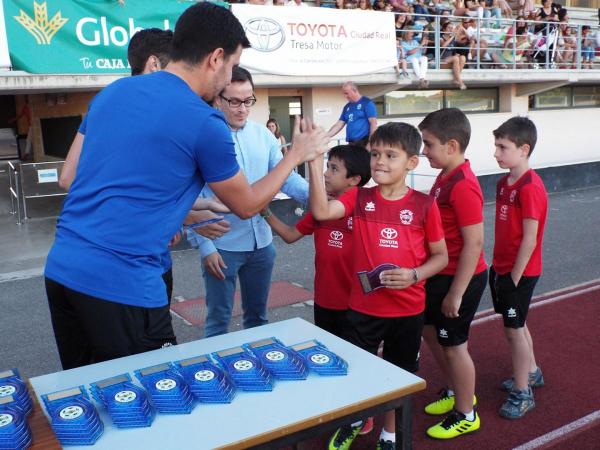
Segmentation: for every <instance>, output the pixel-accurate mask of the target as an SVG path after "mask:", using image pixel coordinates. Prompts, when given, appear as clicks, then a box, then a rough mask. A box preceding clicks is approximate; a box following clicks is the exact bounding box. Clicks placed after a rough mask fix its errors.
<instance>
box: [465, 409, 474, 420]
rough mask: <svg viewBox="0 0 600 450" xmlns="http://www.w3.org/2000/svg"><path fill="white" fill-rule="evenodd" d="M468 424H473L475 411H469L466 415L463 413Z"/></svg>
mask: <svg viewBox="0 0 600 450" xmlns="http://www.w3.org/2000/svg"><path fill="white" fill-rule="evenodd" d="M463 414H464V415H465V417H466V418H467V420H468V421H469V422H473V421H474V420H475V411H473V410H471V411H469V412H468V413H463Z"/></svg>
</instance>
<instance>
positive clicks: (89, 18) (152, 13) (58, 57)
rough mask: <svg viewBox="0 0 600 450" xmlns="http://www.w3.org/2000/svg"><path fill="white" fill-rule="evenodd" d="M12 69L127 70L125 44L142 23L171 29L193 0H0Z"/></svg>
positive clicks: (58, 71)
mask: <svg viewBox="0 0 600 450" xmlns="http://www.w3.org/2000/svg"><path fill="white" fill-rule="evenodd" d="M2 1H3V4H4V21H5V24H6V34H7V39H8V49H9V52H10V58H11V61H12V65H13V69H14V70H24V71H26V72H29V73H43V74H111V73H128V72H129V64H128V63H127V45H128V44H129V39H130V38H131V36H132V35H133V34H135V33H136V32H137V31H139V30H141V29H143V28H151V27H156V28H161V29H171V30H172V29H174V28H175V23H176V22H177V19H178V18H179V16H180V15H181V13H182V12H183V11H184V10H185V9H187V8H188V7H189V6H191V5H193V4H194V3H195V0H121V1H118V0H37V1H36V0H2Z"/></svg>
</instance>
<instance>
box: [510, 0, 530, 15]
mask: <svg viewBox="0 0 600 450" xmlns="http://www.w3.org/2000/svg"><path fill="white" fill-rule="evenodd" d="M508 4H509V6H510V8H511V9H512V10H513V11H515V12H516V13H517V15H519V16H527V15H529V14H530V13H531V12H532V11H535V6H534V1H533V0H508Z"/></svg>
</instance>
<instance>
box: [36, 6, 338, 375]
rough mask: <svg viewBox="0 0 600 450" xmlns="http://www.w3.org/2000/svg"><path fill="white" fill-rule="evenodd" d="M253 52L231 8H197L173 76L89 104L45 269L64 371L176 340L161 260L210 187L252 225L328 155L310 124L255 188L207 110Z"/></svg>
mask: <svg viewBox="0 0 600 450" xmlns="http://www.w3.org/2000/svg"><path fill="white" fill-rule="evenodd" d="M248 46H249V42H248V40H247V39H246V36H245V34H244V31H243V28H242V26H241V24H240V23H239V21H238V20H237V19H236V18H235V17H234V16H233V14H232V13H231V12H230V11H228V10H226V9H225V8H222V7H220V6H216V5H213V4H210V3H198V4H195V5H194V6H191V7H190V8H188V9H187V10H186V11H185V12H184V13H183V14H182V15H181V17H180V18H179V20H178V21H177V25H176V28H175V33H174V36H173V41H172V47H171V50H172V51H171V63H169V65H168V66H167V68H166V69H165V70H164V71H161V72H156V73H153V74H150V75H144V76H139V77H131V78H123V79H121V80H118V81H116V82H114V83H112V84H111V85H110V86H108V87H106V88H105V89H104V90H103V91H102V92H100V93H99V94H98V95H97V96H96V97H95V98H94V101H93V102H92V104H91V105H90V109H89V112H88V114H87V121H86V122H87V126H86V130H85V131H86V133H85V141H84V143H83V149H82V152H81V157H80V160H79V164H78V168H77V176H76V177H75V180H74V181H73V184H72V185H71V188H70V191H69V195H68V196H67V198H66V199H65V203H64V206H63V210H62V212H61V215H60V217H59V219H58V223H57V227H56V237H55V241H54V245H53V246H52V248H51V250H50V253H49V254H48V258H47V263H46V270H45V277H46V280H45V281H46V293H47V296H48V303H49V307H50V314H51V319H52V325H53V328H54V335H55V338H56V342H57V346H58V351H59V355H60V358H61V363H62V366H63V368H64V369H69V368H73V367H78V366H82V365H85V364H90V363H93V362H98V361H104V360H108V359H112V358H117V357H121V356H127V355H131V354H135V353H140V352H144V351H148V350H153V349H157V348H160V347H162V346H164V345H168V344H169V343H171V342H172V340H173V338H174V333H173V327H172V324H171V318H170V314H169V308H168V304H167V294H166V289H165V284H164V282H163V279H162V277H161V275H162V273H163V266H162V265H161V254H162V253H163V251H164V249H165V248H166V247H167V244H168V242H169V240H170V239H171V238H172V237H173V235H174V234H175V233H176V231H177V230H178V229H179V228H180V227H181V224H182V223H183V221H184V219H185V218H186V216H187V214H188V212H189V210H190V208H191V207H192V205H193V204H194V202H195V200H196V198H197V196H198V194H199V192H200V191H201V189H202V188H203V187H204V185H205V183H209V184H210V186H211V189H212V190H213V192H214V193H215V194H216V195H217V196H218V197H219V199H220V200H221V201H222V202H223V203H224V204H225V205H226V206H227V207H229V209H230V210H231V211H232V212H233V213H235V214H236V215H238V216H240V217H245V218H249V217H252V216H254V215H255V214H256V213H257V212H258V211H260V210H262V209H263V208H264V207H265V206H266V205H267V204H268V203H269V202H270V200H271V199H272V197H273V195H275V193H276V192H277V191H278V190H279V188H280V186H281V185H282V184H283V183H284V182H285V180H286V178H287V177H288V175H289V174H290V172H292V170H293V169H294V167H296V166H297V165H298V164H299V163H301V162H303V161H306V160H310V159H313V158H314V157H315V156H316V155H318V154H321V153H324V152H325V151H326V149H327V148H326V147H327V146H326V142H327V138H326V133H325V132H324V131H323V130H322V129H319V128H318V127H316V126H314V125H313V124H312V123H310V122H309V121H306V120H303V121H301V122H300V123H297V125H296V128H295V137H294V139H295V140H294V145H293V146H292V148H291V149H290V151H289V152H288V154H286V156H285V157H284V158H283V159H282V161H281V162H280V163H279V164H278V165H277V166H276V167H275V168H274V169H273V170H272V171H271V172H270V173H269V175H267V176H266V177H264V178H262V179H261V180H258V181H256V182H255V183H254V184H252V185H249V184H248V182H247V180H246V178H245V176H244V174H243V172H242V171H240V168H239V165H238V164H237V161H236V155H235V148H234V143H233V141H232V139H231V133H230V131H229V128H228V127H227V123H226V122H225V119H224V117H223V115H222V114H221V113H220V112H218V111H216V110H215V109H213V108H212V107H211V106H210V105H209V104H208V103H207V102H212V101H213V100H214V98H215V97H216V96H217V95H218V94H219V93H220V92H221V91H222V90H223V88H224V87H225V86H227V85H228V84H229V82H230V80H231V71H232V69H233V67H234V66H236V65H238V64H239V59H240V55H241V52H242V49H243V48H247V47H248Z"/></svg>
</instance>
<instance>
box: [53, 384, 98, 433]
mask: <svg viewBox="0 0 600 450" xmlns="http://www.w3.org/2000/svg"><path fill="white" fill-rule="evenodd" d="M42 400H43V401H44V405H46V411H48V415H49V416H50V426H51V427H52V429H53V430H54V434H56V437H57V438H58V440H59V442H60V443H61V445H93V444H95V443H96V441H97V440H98V439H99V438H100V436H102V433H103V432H104V424H103V423H102V421H101V420H100V417H98V412H97V411H96V408H94V405H93V404H92V402H91V401H90V400H89V398H88V396H87V393H86V391H85V388H84V387H83V386H79V387H76V388H72V389H67V390H65V391H60V392H54V393H52V394H46V395H42Z"/></svg>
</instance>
